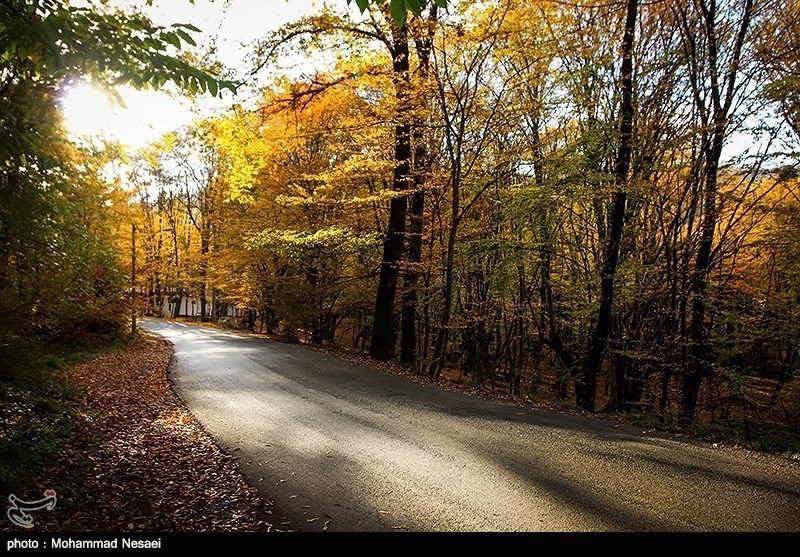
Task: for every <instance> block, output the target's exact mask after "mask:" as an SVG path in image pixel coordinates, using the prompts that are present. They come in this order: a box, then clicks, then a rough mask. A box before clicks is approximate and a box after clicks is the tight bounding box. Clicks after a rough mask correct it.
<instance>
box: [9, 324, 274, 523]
mask: <svg viewBox="0 0 800 557" xmlns="http://www.w3.org/2000/svg"><path fill="white" fill-rule="evenodd" d="M171 355H172V348H171V346H170V345H169V344H168V343H166V342H165V341H162V340H160V339H156V338H154V337H151V336H149V335H145V336H142V338H140V339H139V340H137V341H136V342H134V343H132V344H131V345H129V346H127V347H125V348H123V349H122V350H118V351H115V352H111V353H106V354H100V355H97V356H95V357H92V358H90V359H89V360H88V361H86V362H83V363H79V364H76V365H72V366H70V367H68V368H66V369H65V370H63V373H64V378H65V380H66V381H65V382H66V385H67V389H66V390H65V391H64V392H66V393H69V394H68V399H67V400H66V402H64V405H65V406H64V407H63V412H62V413H61V414H60V415H59V417H58V420H56V421H59V422H60V424H59V425H56V426H55V427H51V428H50V433H51V435H50V437H51V438H52V439H51V444H55V445H56V446H57V450H56V451H54V454H53V455H52V456H51V457H50V458H49V459H47V460H46V461H45V462H43V463H35V462H32V463H31V464H32V465H33V466H35V470H33V471H32V472H31V474H30V476H31V477H29V478H27V480H28V481H26V482H25V483H26V484H27V488H23V489H21V490H19V491H18V492H16V493H15V495H17V496H18V497H19V498H21V499H29V500H30V499H38V498H40V497H42V495H41V494H42V493H43V492H44V491H45V490H46V489H54V490H55V491H56V493H57V498H58V502H57V505H56V507H55V509H53V510H52V511H51V512H46V511H38V512H36V513H32V514H35V516H34V528H33V530H34V531H54V530H61V531H64V530H70V531H202V530H226V531H242V530H247V531H250V530H256V531H264V530H271V529H272V526H271V514H272V510H271V508H272V501H271V500H268V499H266V498H263V497H261V496H259V494H258V492H257V491H256V489H254V488H253V487H251V486H249V485H248V484H247V483H246V482H245V481H244V479H243V478H242V476H241V474H240V473H239V471H238V468H237V466H236V462H235V459H234V458H233V457H232V456H229V455H227V454H225V453H223V451H222V450H221V449H220V448H219V447H218V445H217V444H216V442H215V441H214V439H213V438H212V437H211V436H210V435H209V434H208V433H207V432H206V431H205V430H204V429H203V428H202V427H201V426H200V424H199V423H198V422H197V420H195V418H194V417H193V416H192V415H191V414H190V413H189V412H188V411H187V410H186V408H185V406H184V405H183V403H182V402H181V400H180V399H179V398H178V397H177V395H176V394H175V393H174V391H173V390H172V386H171V384H170V382H169V380H168V377H167V367H168V365H169V362H170V358H171ZM61 402H62V401H56V400H53V401H51V406H52V405H60V404H61ZM27 410H28V411H29V412H30V411H31V410H33V408H27ZM51 414H54V415H55V414H57V413H53V412H51ZM67 416H68V418H67ZM48 421H51V422H52V420H48ZM50 425H51V426H52V424H50ZM53 430H55V431H57V432H58V434H57V435H55V436H54V435H52V431H53ZM31 434H32V435H34V436H35V435H36V432H35V431H34V432H31ZM0 495H3V498H6V497H7V494H0ZM0 524H1V525H0V530H3V529H8V528H10V527H12V526H11V524H10V523H9V522H8V521H2V522H0Z"/></svg>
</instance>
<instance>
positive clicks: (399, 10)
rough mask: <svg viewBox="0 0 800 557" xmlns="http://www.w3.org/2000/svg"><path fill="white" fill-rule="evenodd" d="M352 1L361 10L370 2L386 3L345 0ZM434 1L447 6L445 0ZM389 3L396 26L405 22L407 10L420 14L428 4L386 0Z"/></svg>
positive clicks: (382, 2) (374, 1)
mask: <svg viewBox="0 0 800 557" xmlns="http://www.w3.org/2000/svg"><path fill="white" fill-rule="evenodd" d="M352 2H355V3H356V6H358V9H359V10H361V11H362V12H364V11H366V10H367V8H369V6H370V4H375V5H378V6H383V5H386V3H387V0H347V3H348V4H350V3H352ZM434 3H435V4H436V5H437V6H439V7H441V8H445V7H447V0H434ZM388 4H389V13H391V15H392V20H393V21H394V23H395V25H397V26H398V27H402V26H403V25H404V24H405V22H406V16H407V14H408V12H411V13H413V14H414V15H421V14H422V10H424V9H425V7H426V6H427V5H428V1H427V0H388Z"/></svg>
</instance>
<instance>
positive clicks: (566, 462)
mask: <svg viewBox="0 0 800 557" xmlns="http://www.w3.org/2000/svg"><path fill="white" fill-rule="evenodd" d="M142 325H143V327H144V328H145V329H147V330H148V331H151V332H153V333H156V334H158V335H161V336H162V337H164V338H166V339H168V340H169V341H171V342H172V343H173V344H174V347H175V355H174V358H173V361H172V365H171V376H172V380H173V383H174V384H175V388H176V390H177V392H178V394H179V395H180V396H181V397H182V398H183V399H184V400H185V401H186V403H187V405H188V407H189V409H190V410H191V411H192V412H193V413H194V414H195V416H197V418H198V419H199V420H200V421H201V422H202V423H203V424H204V426H205V427H206V428H207V429H208V430H209V431H210V432H211V433H212V434H213V435H214V436H215V437H216V438H217V439H218V440H219V442H220V443H221V445H222V446H223V447H224V448H225V449H226V450H227V451H229V452H231V453H232V454H234V455H236V456H237V457H238V458H239V462H240V465H241V468H242V470H243V472H244V474H245V476H246V477H247V479H248V480H249V481H250V482H251V483H252V484H253V485H256V486H258V487H259V489H261V490H262V491H263V493H264V495H266V496H269V497H271V498H273V499H274V500H275V512H276V515H278V516H277V517H276V523H281V522H284V524H283V525H284V526H287V525H288V524H287V523H291V526H292V527H293V528H295V529H297V530H322V529H327V530H350V531H366V530H392V529H403V530H405V529H409V530H447V531H449V530H793V531H796V530H798V529H800V467H799V466H797V465H796V464H793V463H790V462H788V461H785V460H783V459H780V458H777V457H770V456H766V455H759V454H753V453H748V452H747V451H743V450H731V449H717V448H714V447H712V446H709V445H705V444H699V443H690V442H685V441H681V440H676V439H673V438H670V437H667V436H662V435H658V434H653V433H643V432H642V431H641V430H640V429H637V428H633V427H628V426H620V425H616V424H613V423H611V422H607V421H603V420H599V419H593V418H588V417H582V416H575V415H570V414H562V413H559V412H554V411H548V410H542V409H537V408H532V407H530V406H520V405H516V404H512V403H507V402H499V401H491V400H486V399H482V398H478V397H471V396H467V395H463V394H460V393H454V392H448V391H443V390H440V389H437V388H436V387H433V386H430V385H423V384H420V383H416V382H413V381H411V380H409V379H406V378H403V377H400V376H396V375H391V374H387V373H382V372H379V371H375V370H372V369H369V368H365V367H361V366H357V365H353V364H350V363H347V362H345V361H343V360H340V359H338V358H336V357H335V356H333V355H329V354H325V353H320V352H315V351H311V350H307V349H304V348H303V347H302V346H297V345H288V344H281V343H278V342H272V341H268V340H263V339H257V338H252V337H247V336H243V335H237V334H233V333H227V332H223V331H218V330H213V329H208V328H203V327H194V326H190V325H185V324H179V323H172V322H166V321H158V320H144V321H143V322H142Z"/></svg>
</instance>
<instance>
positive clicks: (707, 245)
mask: <svg viewBox="0 0 800 557" xmlns="http://www.w3.org/2000/svg"><path fill="white" fill-rule="evenodd" d="M701 9H702V15H703V32H704V33H705V37H704V38H705V40H706V44H707V47H706V53H705V55H706V58H707V59H706V60H704V62H706V64H707V67H708V73H709V89H710V93H711V94H710V97H711V103H712V105H713V108H712V110H711V111H708V109H707V108H706V107H707V106H708V105H705V106H702V105H699V106H698V109H700V110H701V111H705V114H709V112H710V114H711V118H710V121H709V118H708V117H707V116H706V118H705V120H704V122H703V123H704V124H705V125H706V129H710V130H711V132H710V138H709V139H706V140H705V141H704V145H703V154H704V156H705V159H706V164H705V173H704V180H703V182H704V191H703V220H702V222H701V224H700V244H699V246H698V249H697V258H696V259H695V266H694V276H693V277H692V284H691V291H692V293H693V298H692V308H691V318H690V322H689V351H688V361H687V370H686V373H685V374H684V377H683V395H682V397H681V412H680V422H681V425H683V426H688V425H690V424H691V423H692V421H693V420H694V415H695V410H696V407H697V397H698V395H699V393H700V387H701V385H702V383H703V379H704V378H705V377H707V376H708V375H709V374H710V373H711V347H710V345H709V342H708V331H707V330H706V313H707V308H708V300H707V295H708V275H709V272H710V270H711V264H712V261H711V252H712V249H713V246H714V231H715V230H716V226H717V176H718V173H719V161H720V157H721V156H722V147H723V145H724V143H725V134H726V132H727V128H728V125H729V121H730V119H731V118H730V116H731V111H732V110H733V107H734V103H733V100H734V95H735V93H736V78H737V73H738V70H739V61H740V60H741V54H742V48H743V45H744V42H745V38H746V36H747V31H748V29H749V26H750V21H751V18H752V15H753V0H745V4H744V7H743V12H742V19H741V21H740V22H739V26H738V29H737V32H736V35H735V38H734V42H733V49H732V54H731V57H730V61H729V62H728V64H727V73H726V74H725V76H724V82H723V83H720V71H719V67H718V64H719V60H718V52H717V48H718V44H717V41H718V39H719V33H718V28H717V22H716V17H717V4H716V0H712V1H711V2H710V3H709V4H708V5H706V4H705V2H702V3H701ZM695 81H696V80H693V83H694V82H695ZM695 98H696V99H697V102H698V103H699V102H700V100H701V97H700V95H699V94H697V93H696V94H695Z"/></svg>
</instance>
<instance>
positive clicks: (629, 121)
mask: <svg viewBox="0 0 800 557" xmlns="http://www.w3.org/2000/svg"><path fill="white" fill-rule="evenodd" d="M638 7H639V1H638V0H628V2H627V8H626V15H625V32H624V35H623V37H622V72H621V76H620V88H621V89H622V102H621V105H620V126H619V127H620V130H619V131H620V133H619V135H620V137H619V146H618V149H617V157H616V162H615V165H614V166H615V168H614V185H615V187H616V191H615V193H614V196H613V207H612V211H611V223H610V230H609V233H608V240H607V243H606V246H605V248H606V249H605V253H604V257H603V264H602V275H601V278H600V308H599V309H598V312H597V320H596V322H595V326H594V330H593V331H592V335H591V337H590V339H589V351H588V358H587V365H586V370H585V371H584V374H583V377H582V378H581V380H578V381H576V384H575V397H576V399H577V403H578V405H579V406H580V407H581V408H583V409H584V410H589V411H590V412H591V411H594V402H595V391H596V390H597V374H598V372H599V371H600V365H601V363H602V361H603V353H604V352H605V350H606V348H607V347H608V338H609V335H610V332H611V310H612V307H613V303H614V278H615V276H616V273H617V263H618V262H619V246H620V241H621V239H622V228H623V225H624V223H625V207H626V203H627V194H626V193H625V191H624V188H625V184H626V182H627V181H628V173H629V170H630V166H631V153H632V150H633V45H634V38H635V33H636V15H637V11H638ZM616 379H617V380H618V381H619V380H620V379H622V380H624V377H622V378H619V377H617V378H616ZM618 384H619V383H618Z"/></svg>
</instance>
